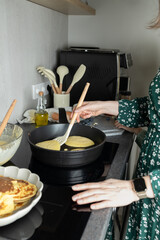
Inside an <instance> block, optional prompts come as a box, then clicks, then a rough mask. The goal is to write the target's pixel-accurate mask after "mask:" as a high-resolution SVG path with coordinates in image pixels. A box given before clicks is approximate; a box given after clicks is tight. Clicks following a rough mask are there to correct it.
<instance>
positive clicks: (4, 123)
mask: <svg viewBox="0 0 160 240" xmlns="http://www.w3.org/2000/svg"><path fill="white" fill-rule="evenodd" d="M16 102H17V100H16V99H14V100H13V102H12V104H11V106H10V108H9V109H8V112H7V113H6V115H5V117H4V119H3V121H2V123H1V125H0V136H1V135H2V133H3V130H4V129H5V127H6V125H7V122H8V120H9V118H10V116H11V113H12V112H13V109H14V107H15V105H16Z"/></svg>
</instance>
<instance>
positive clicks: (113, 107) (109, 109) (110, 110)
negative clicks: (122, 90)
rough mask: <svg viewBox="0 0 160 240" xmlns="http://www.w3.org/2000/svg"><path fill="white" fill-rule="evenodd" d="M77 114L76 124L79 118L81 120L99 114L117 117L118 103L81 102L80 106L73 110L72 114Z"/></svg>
mask: <svg viewBox="0 0 160 240" xmlns="http://www.w3.org/2000/svg"><path fill="white" fill-rule="evenodd" d="M74 111H75V112H76V113H78V116H77V122H79V121H80V117H81V118H83V119H86V118H90V117H94V116H98V115H100V114H109V115H115V116H117V115H118V102H117V101H90V102H83V104H82V106H81V107H79V108H77V109H76V108H75V109H73V112H74Z"/></svg>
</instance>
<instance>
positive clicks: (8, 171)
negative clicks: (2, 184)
mask: <svg viewBox="0 0 160 240" xmlns="http://www.w3.org/2000/svg"><path fill="white" fill-rule="evenodd" d="M0 175H3V176H5V177H11V178H15V179H22V180H26V181H28V182H30V183H33V184H35V185H36V186H37V188H38V191H37V194H36V195H35V196H34V197H33V198H32V199H31V201H30V202H29V203H28V204H27V205H26V206H24V207H22V208H21V209H19V210H17V211H15V212H14V213H13V214H12V215H10V216H8V217H4V218H0V226H5V225H8V224H10V223H12V222H14V221H16V220H17V219H19V218H21V217H23V216H25V215H26V214H27V213H28V212H29V211H30V210H31V209H32V208H33V207H34V206H35V205H36V204H37V202H38V201H39V200H40V198H41V196H42V189H43V183H42V182H41V181H40V178H39V176H38V175H37V174H35V173H31V171H30V170H28V169H26V168H18V167H14V166H9V167H2V166H0Z"/></svg>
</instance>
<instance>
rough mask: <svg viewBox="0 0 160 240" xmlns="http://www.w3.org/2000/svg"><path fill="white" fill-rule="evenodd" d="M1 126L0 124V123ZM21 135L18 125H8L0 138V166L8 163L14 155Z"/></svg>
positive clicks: (21, 130) (21, 131)
mask: <svg viewBox="0 0 160 240" xmlns="http://www.w3.org/2000/svg"><path fill="white" fill-rule="evenodd" d="M0 124H1V123H0ZM22 135H23V129H22V128H21V127H19V126H18V125H15V124H11V123H8V124H7V125H6V127H5V129H4V131H3V133H2V135H1V136H0V165H3V164H4V163H6V162H8V161H9V160H10V159H11V158H12V157H13V155H14V154H15V153H16V151H17V149H18V147H19V145H20V143H21V140H22Z"/></svg>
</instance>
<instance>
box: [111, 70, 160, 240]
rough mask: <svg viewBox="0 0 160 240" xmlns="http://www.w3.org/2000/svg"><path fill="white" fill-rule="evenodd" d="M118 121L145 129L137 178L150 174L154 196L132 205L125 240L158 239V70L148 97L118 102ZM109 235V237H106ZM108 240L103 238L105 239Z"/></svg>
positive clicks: (159, 204) (159, 102) (128, 125)
mask: <svg viewBox="0 0 160 240" xmlns="http://www.w3.org/2000/svg"><path fill="white" fill-rule="evenodd" d="M118 121H119V122H120V123H121V124H123V125H125V126H127V127H134V128H135V127H142V126H147V127H148V131H147V133H146V134H145V138H144V141H143V144H142V147H141V153H140V156H139V159H138V164H137V169H136V176H135V177H137V178H138V177H142V176H146V175H150V178H151V183H152V188H153V191H154V194H155V198H153V199H149V198H146V199H142V200H139V201H137V202H134V203H133V204H132V205H131V210H130V215H129V220H128V227H127V233H126V237H125V240H159V239H160V70H159V71H158V73H157V74H156V76H155V78H154V79H153V80H152V82H151V84H150V87H149V97H143V98H137V99H134V100H131V101H129V100H120V101H119V115H118ZM108 236H109V235H108ZM108 239H110V238H108V237H106V240H108Z"/></svg>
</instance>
